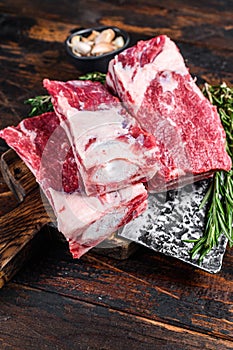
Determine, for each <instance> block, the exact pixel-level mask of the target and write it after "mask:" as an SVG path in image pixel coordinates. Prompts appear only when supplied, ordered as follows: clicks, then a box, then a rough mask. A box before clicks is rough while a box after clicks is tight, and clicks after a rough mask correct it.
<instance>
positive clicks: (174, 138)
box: [106, 35, 231, 191]
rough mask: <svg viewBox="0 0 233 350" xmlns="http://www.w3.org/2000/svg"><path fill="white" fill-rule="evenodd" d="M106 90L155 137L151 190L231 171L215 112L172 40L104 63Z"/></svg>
mask: <svg viewBox="0 0 233 350" xmlns="http://www.w3.org/2000/svg"><path fill="white" fill-rule="evenodd" d="M106 83H107V86H108V88H110V89H111V91H113V92H114V94H116V95H117V96H118V97H119V98H120V100H121V101H123V102H124V104H125V106H126V107H127V109H128V110H129V111H130V113H131V114H132V115H133V116H134V117H135V118H136V119H137V120H138V121H139V122H140V124H141V126H142V127H143V128H144V129H145V130H147V131H148V132H150V133H152V134H153V135H155V137H156V140H157V142H158V144H159V148H160V153H161V167H160V171H159V172H157V173H156V174H155V176H154V178H153V180H152V181H150V184H149V189H150V190H151V191H163V190H166V189H168V188H172V187H176V186H182V185H184V184H186V183H189V182H193V181H196V180H200V179H202V178H205V177H208V176H210V175H211V174H212V172H214V171H216V170H219V169H224V170H229V169H230V168H231V160H230V157H229V156H228V155H227V152H226V150H225V142H226V138H225V132H224V130H223V127H222V125H221V121H220V118H219V115H218V113H217V110H216V108H215V107H213V106H212V105H211V103H210V102H209V100H208V99H206V98H205V97H204V96H203V94H202V92H201V91H200V89H199V88H198V86H197V85H196V84H195V81H194V80H193V78H192V77H191V75H190V74H189V71H188V69H187V68H186V66H185V63H184V60H183V58H182V56H181V54H180V52H179V50H178V48H177V46H176V45H175V43H174V42H173V41H171V40H170V39H169V38H168V37H167V36H165V35H161V36H158V37H155V38H153V39H151V40H147V41H139V42H138V43H137V45H135V46H133V47H131V48H128V49H126V50H125V51H123V52H122V53H120V54H119V55H117V56H115V58H114V59H113V60H112V61H111V62H110V64H109V69H108V74H107V80H106Z"/></svg>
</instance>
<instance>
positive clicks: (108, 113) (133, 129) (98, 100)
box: [44, 79, 160, 195]
mask: <svg viewBox="0 0 233 350" xmlns="http://www.w3.org/2000/svg"><path fill="white" fill-rule="evenodd" d="M44 86H45V87H46V88H47V90H48V92H49V93H50V95H51V96H52V102H53V105H54V108H55V111H56V114H57V115H58V116H59V118H60V121H61V125H62V126H63V127H64V129H65V131H66V134H67V135H68V136H69V140H70V143H71V144H72V147H73V152H74V155H75V159H76V163H77V164H78V169H79V172H80V175H81V178H82V181H83V184H84V189H85V192H86V193H87V194H88V195H95V194H103V193H106V192H111V191H115V190H118V189H120V188H124V187H127V186H129V185H130V184H134V183H138V182H145V181H147V180H149V179H151V178H152V177H153V176H154V174H155V173H156V172H157V171H158V164H159V161H158V159H159V158H160V154H159V152H158V151H159V148H158V146H157V143H156V139H155V137H154V136H153V135H151V134H149V133H148V132H145V131H144V130H142V128H141V127H140V125H139V123H138V122H137V121H136V120H135V118H133V117H131V115H130V114H129V113H128V112H127V111H126V109H125V108H123V106H122V104H121V103H120V102H119V100H118V99H117V98H116V97H114V96H112V95H111V94H110V93H109V92H108V91H107V90H106V88H105V87H104V86H103V85H102V84H100V83H98V82H91V81H75V80H74V81H68V82H60V81H50V80H48V79H45V80H44Z"/></svg>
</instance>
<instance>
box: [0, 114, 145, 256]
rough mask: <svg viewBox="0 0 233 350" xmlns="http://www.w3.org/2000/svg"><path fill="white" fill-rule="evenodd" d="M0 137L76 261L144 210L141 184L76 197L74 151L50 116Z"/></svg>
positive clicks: (23, 123) (24, 123)
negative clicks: (30, 178)
mask: <svg viewBox="0 0 233 350" xmlns="http://www.w3.org/2000/svg"><path fill="white" fill-rule="evenodd" d="M0 137H2V138H3V139H5V141H6V142H7V143H8V145H9V146H10V147H12V148H13V149H14V150H15V151H16V152H17V153H18V154H19V156H20V157H21V158H22V159H23V161H24V162H25V163H26V165H27V166H28V167H29V169H30V170H31V171H32V173H33V174H34V175H35V177H36V179H37V181H38V183H39V184H40V186H41V188H42V190H43V191H44V193H45V194H46V196H47V198H48V199H49V201H50V204H51V206H52V208H53V210H54V213H55V215H56V218H57V226H58V229H59V230H60V231H61V232H62V233H63V234H64V236H65V237H66V239H67V240H68V242H69V247H70V251H71V253H72V254H73V257H75V258H79V257H80V256H81V255H83V254H84V253H85V252H86V251H88V250H89V249H90V248H92V247H94V246H96V245H97V244H98V243H100V242H102V241H103V240H104V239H106V238H107V237H109V236H110V235H111V234H112V233H113V232H115V231H116V230H117V229H118V228H119V227H121V226H122V225H124V224H126V223H127V222H129V221H130V220H132V219H133V218H135V217H137V216H138V215H140V214H141V213H142V212H143V211H144V210H145V209H146V206H147V192H146V190H145V188H144V186H143V185H142V184H136V185H131V186H129V187H127V188H124V189H121V190H119V191H115V192H111V193H108V194H105V195H102V196H96V197H94V196H86V195H85V194H84V193H82V192H81V191H80V181H79V174H78V171H77V165H76V162H75V158H74V155H73V151H72V148H71V146H70V143H69V140H68V138H67V136H66V133H65V132H64V129H63V128H62V127H61V126H60V122H59V119H58V117H57V116H56V114H55V113H54V112H51V113H45V114H42V115H40V116H37V117H33V118H28V119H25V120H23V121H21V122H20V124H19V125H18V126H16V127H8V128H5V129H4V130H1V131H0Z"/></svg>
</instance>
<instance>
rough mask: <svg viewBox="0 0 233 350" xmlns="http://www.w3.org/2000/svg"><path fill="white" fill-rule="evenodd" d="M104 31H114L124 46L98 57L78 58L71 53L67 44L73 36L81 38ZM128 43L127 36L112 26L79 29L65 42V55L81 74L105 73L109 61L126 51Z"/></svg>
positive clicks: (128, 37)
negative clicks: (121, 39)
mask: <svg viewBox="0 0 233 350" xmlns="http://www.w3.org/2000/svg"><path fill="white" fill-rule="evenodd" d="M105 29H112V30H114V32H115V34H116V37H118V36H122V37H123V39H124V46H123V47H121V48H119V49H117V50H114V51H111V52H109V53H106V54H103V55H100V56H82V57H78V56H76V55H75V54H74V53H73V52H72V49H71V47H70V45H69V43H70V40H71V39H72V37H73V36H75V35H81V36H83V37H88V36H89V35H90V34H91V32H92V31H93V30H96V31H98V32H102V31H103V30H105ZM129 43H130V36H129V34H128V33H127V32H125V31H124V30H122V29H120V28H117V27H112V26H102V27H93V28H88V29H81V30H78V31H75V32H72V34H70V35H69V36H68V37H67V39H66V41H65V45H66V50H67V53H68V54H69V56H70V57H71V58H72V61H73V63H74V64H75V65H76V67H77V69H78V70H79V71H80V72H82V73H89V72H101V73H106V72H107V70H108V64H109V61H111V59H113V58H114V56H115V55H117V54H118V53H120V52H122V51H123V50H124V49H126V48H127V47H128V46H129Z"/></svg>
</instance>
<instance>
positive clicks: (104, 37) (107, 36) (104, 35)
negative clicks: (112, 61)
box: [95, 29, 115, 44]
mask: <svg viewBox="0 0 233 350" xmlns="http://www.w3.org/2000/svg"><path fill="white" fill-rule="evenodd" d="M114 38H115V32H114V30H112V29H105V30H103V31H102V32H101V33H100V34H99V35H98V36H97V37H96V38H95V44H98V43H101V42H105V43H111V42H112V40H113V39H114Z"/></svg>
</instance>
